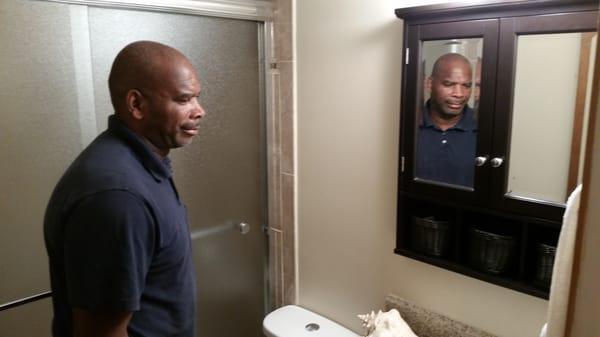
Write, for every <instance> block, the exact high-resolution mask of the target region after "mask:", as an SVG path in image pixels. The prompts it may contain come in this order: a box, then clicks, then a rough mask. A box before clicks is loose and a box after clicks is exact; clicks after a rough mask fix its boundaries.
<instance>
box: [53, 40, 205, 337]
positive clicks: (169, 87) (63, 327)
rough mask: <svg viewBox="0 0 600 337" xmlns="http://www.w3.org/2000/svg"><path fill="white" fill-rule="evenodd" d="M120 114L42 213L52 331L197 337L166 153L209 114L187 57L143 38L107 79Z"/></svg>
mask: <svg viewBox="0 0 600 337" xmlns="http://www.w3.org/2000/svg"><path fill="white" fill-rule="evenodd" d="M108 82H109V89H110V95H111V100H112V104H113V107H114V109H115V114H114V115H112V116H110V117H109V122H108V129H107V130H106V131H104V132H103V133H102V134H100V135H99V136H98V137H97V138H96V139H95V140H94V141H93V142H92V143H91V144H90V145H89V146H88V147H87V148H86V149H85V150H84V151H83V152H82V153H81V154H80V155H79V156H78V157H77V159H75V161H74V162H73V163H72V164H71V165H70V167H69V168H68V169H67V171H66V172H65V174H64V175H63V177H62V178H61V180H60V181H59V183H58V184H57V186H56V188H55V190H54V192H53V194H52V197H51V199H50V202H49V204H48V207H47V209H46V214H45V219H44V237H45V242H46V248H47V252H48V256H49V264H50V278H51V286H52V302H53V308H54V320H53V324H52V333H53V336H55V337H58V336H60V337H71V336H78V337H96V336H119V337H121V336H130V337H135V336H143V337H150V336H156V337H159V336H160V337H165V336H172V337H175V336H177V337H193V336H194V329H195V327H194V321H195V320H194V318H195V317H194V316H195V298H196V295H195V293H196V292H195V277H194V270H193V265H192V254H191V241H190V235H189V228H188V224H187V216H186V210H185V207H184V205H183V203H182V201H181V200H180V198H179V194H178V193H177V189H176V188H175V184H174V182H173V178H172V172H171V166H170V162H169V159H168V157H167V155H168V154H169V151H170V149H172V148H177V147H181V146H184V145H187V144H189V143H190V142H191V141H192V138H193V137H194V136H195V135H196V134H197V133H198V127H199V122H200V119H201V118H202V117H203V116H204V114H205V112H204V110H203V109H202V107H201V106H200V104H199V102H198V100H197V99H198V96H199V95H200V82H199V80H198V76H197V74H196V71H195V69H194V67H193V66H192V64H191V63H190V61H189V60H188V59H187V58H186V57H185V56H184V55H183V54H181V53H180V52H179V51H177V50H175V49H173V48H171V47H168V46H166V45H163V44H159V43H156V42H150V41H138V42H134V43H132V44H130V45H128V46H126V47H125V48H124V49H123V50H121V51H120V52H119V54H118V55H117V57H116V59H115V61H114V63H113V66H112V69H111V72H110V76H109V81H108Z"/></svg>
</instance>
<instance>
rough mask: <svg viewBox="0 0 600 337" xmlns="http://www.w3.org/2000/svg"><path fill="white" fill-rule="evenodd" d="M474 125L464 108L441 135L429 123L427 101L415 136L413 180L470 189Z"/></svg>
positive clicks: (472, 168) (467, 107)
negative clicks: (454, 123) (415, 160)
mask: <svg viewBox="0 0 600 337" xmlns="http://www.w3.org/2000/svg"><path fill="white" fill-rule="evenodd" d="M476 146H477V121H476V120H475V114H474V112H473V109H471V108H470V107H469V106H468V105H467V106H465V108H464V110H463V116H462V118H461V119H460V121H459V122H458V123H456V125H454V126H453V127H451V128H449V129H447V130H446V131H442V130H441V129H440V128H438V127H437V126H436V125H435V124H434V123H433V122H432V120H431V117H430V112H429V101H428V102H427V104H426V105H425V107H424V108H423V119H422V121H421V123H420V125H419V128H418V134H417V148H416V150H417V153H416V158H417V167H416V174H415V177H416V178H419V179H425V180H432V181H437V182H443V183H447V184H453V185H461V186H468V187H472V186H473V179H474V171H475V149H476Z"/></svg>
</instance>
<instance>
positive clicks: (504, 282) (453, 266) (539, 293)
mask: <svg viewBox="0 0 600 337" xmlns="http://www.w3.org/2000/svg"><path fill="white" fill-rule="evenodd" d="M394 253H396V254H398V255H402V256H406V257H409V258H411V259H414V260H418V261H421V262H424V263H427V264H431V265H434V266H437V267H440V268H443V269H446V270H451V271H454V272H457V273H459V274H463V275H467V276H470V277H473V278H476V279H478V280H482V281H485V282H489V283H493V284H496V285H499V286H502V287H505V288H509V289H513V290H516V291H519V292H522V293H525V294H529V295H532V296H535V297H539V298H543V299H548V294H549V289H548V288H544V287H540V286H537V285H535V284H532V283H529V282H524V281H521V280H517V279H513V278H508V277H502V276H497V275H492V274H487V273H484V272H480V271H478V270H476V269H473V268H470V267H468V266H465V265H463V264H460V263H456V262H452V261H449V260H446V259H444V258H436V257H431V256H427V255H423V254H419V253H417V252H415V251H413V250H411V249H407V248H396V249H395V250H394Z"/></svg>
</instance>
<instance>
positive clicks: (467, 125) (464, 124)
mask: <svg viewBox="0 0 600 337" xmlns="http://www.w3.org/2000/svg"><path fill="white" fill-rule="evenodd" d="M430 103H431V100H427V103H426V104H425V106H424V107H423V127H424V128H435V129H439V128H438V127H437V125H435V124H434V123H433V121H432V120H431V116H430V113H429V105H430ZM453 129H456V130H460V131H477V121H476V120H475V112H474V111H473V109H471V108H470V107H469V105H465V107H464V108H463V115H462V118H461V119H460V120H459V121H458V123H456V124H455V125H454V126H453V127H451V128H449V129H448V130H453Z"/></svg>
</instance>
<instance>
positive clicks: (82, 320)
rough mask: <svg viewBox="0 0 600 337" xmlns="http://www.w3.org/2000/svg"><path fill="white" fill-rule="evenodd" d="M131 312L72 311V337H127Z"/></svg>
mask: <svg viewBox="0 0 600 337" xmlns="http://www.w3.org/2000/svg"><path fill="white" fill-rule="evenodd" d="M132 315H133V313H132V312H128V311H123V312H110V313H105V312H102V313H99V312H91V311H87V310H83V309H73V335H74V337H127V336H128V335H127V325H128V324H129V320H131V316H132Z"/></svg>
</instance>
